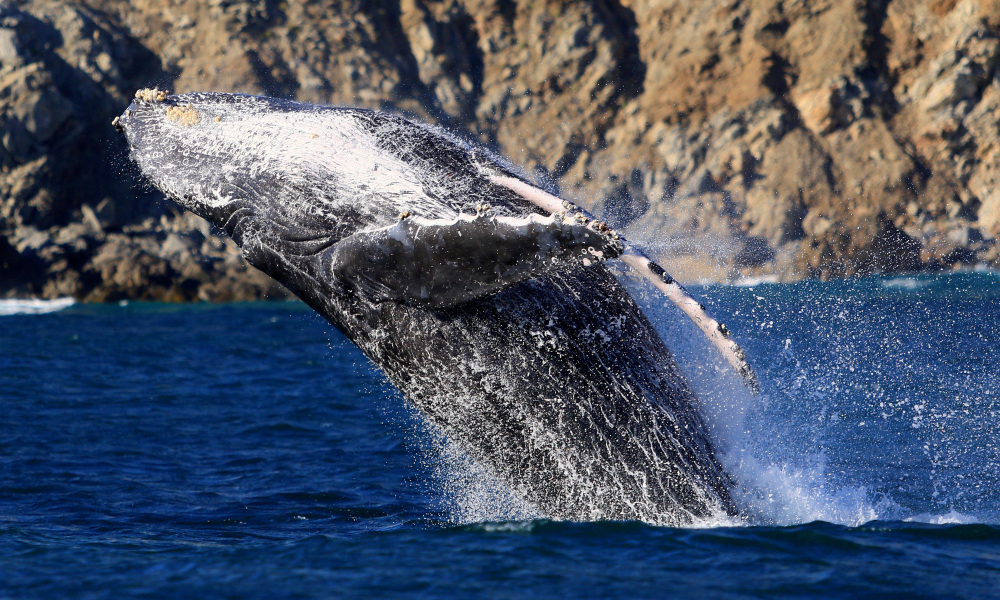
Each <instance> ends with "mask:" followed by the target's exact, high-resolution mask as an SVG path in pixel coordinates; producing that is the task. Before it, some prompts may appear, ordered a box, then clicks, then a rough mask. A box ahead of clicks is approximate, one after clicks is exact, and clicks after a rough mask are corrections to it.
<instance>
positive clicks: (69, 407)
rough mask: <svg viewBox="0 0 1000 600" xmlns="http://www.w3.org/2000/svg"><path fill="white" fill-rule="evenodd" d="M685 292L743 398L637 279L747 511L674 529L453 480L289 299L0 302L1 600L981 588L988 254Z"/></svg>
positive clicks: (440, 447) (426, 442) (986, 494)
mask: <svg viewBox="0 0 1000 600" xmlns="http://www.w3.org/2000/svg"><path fill="white" fill-rule="evenodd" d="M692 291H693V292H694V293H695V295H696V296H698V297H699V298H700V299H701V300H702V301H703V302H704V303H705V304H706V306H708V307H709V309H710V310H711V311H712V312H713V313H714V314H716V315H717V316H719V317H720V318H721V320H724V321H725V322H726V324H727V325H728V326H729V328H730V329H731V330H732V331H733V334H734V337H735V338H737V339H738V340H739V341H740V343H741V344H742V345H743V347H744V348H745V349H746V351H747V355H748V356H749V360H750V362H751V363H752V364H753V366H754V367H755V368H756V369H757V372H758V375H759V376H760V378H761V382H762V387H763V392H762V394H761V395H760V396H758V397H752V396H750V395H749V394H748V393H746V392H745V391H744V390H743V389H742V388H740V386H739V384H738V383H735V382H734V381H733V380H734V378H733V377H731V376H730V375H729V374H728V373H727V372H726V369H725V367H724V366H723V365H721V364H720V362H719V361H718V360H717V359H715V358H714V356H713V355H712V354H711V351H709V350H706V348H705V347H704V344H703V342H701V341H700V336H699V335H697V333H696V331H695V330H693V329H692V328H691V326H690V325H687V324H686V322H684V320H683V319H682V318H680V317H678V315H677V313H676V311H675V310H674V309H671V308H669V307H665V306H663V303H662V299H661V298H659V297H657V296H655V295H652V294H648V295H647V294H642V293H641V292H640V293H639V295H640V296H642V299H643V301H644V302H645V305H646V310H647V312H648V313H649V315H650V316H651V318H652V319H653V320H654V322H655V323H656V325H657V326H658V327H659V328H660V330H661V332H662V334H663V336H664V338H665V339H666V340H667V341H668V343H669V344H670V345H671V346H672V347H673V348H674V349H675V350H676V351H677V353H678V356H679V358H680V361H681V363H682V366H683V368H684V369H685V371H686V372H687V373H688V375H689V377H690V378H691V379H692V381H693V382H694V385H695V387H696V388H697V390H698V391H699V394H700V396H701V398H702V402H703V403H704V409H705V411H706V414H708V415H709V421H710V424H711V427H712V430H713V435H715V436H716V438H717V443H718V445H719V447H720V449H721V450H722V454H723V462H724V463H725V464H726V466H727V468H728V469H729V470H730V472H731V473H733V475H734V478H735V479H736V481H737V488H736V491H735V495H736V497H737V498H738V499H739V501H740V502H741V504H742V505H743V506H744V508H745V512H746V515H745V517H744V518H743V519H740V520H733V521H731V522H717V523H705V524H703V526H702V527H697V528H689V529H680V528H666V527H656V526H652V525H647V524H643V523H635V522H626V523H620V522H596V523H571V522H556V521H551V520H546V519H544V518H534V517H531V516H530V514H524V507H517V506H513V507H512V506H510V503H511V502H512V500H511V499H510V498H509V495H507V494H505V493H504V491H503V490H497V489H495V486H492V487H491V486H489V485H487V486H485V487H483V486H479V487H477V486H476V485H473V484H472V483H468V482H472V481H477V480H479V479H480V478H481V477H480V475H481V474H477V473H476V472H475V468H474V467H473V466H471V465H469V464H468V462H467V461H465V462H463V460H461V458H460V457H459V458H456V452H455V451H454V449H451V448H449V446H448V444H447V442H446V441H443V440H442V439H441V438H440V436H439V435H437V434H436V433H435V432H434V431H433V430H432V429H431V428H430V427H429V426H428V425H426V424H425V423H423V421H422V419H421V418H420V417H419V415H417V414H414V413H413V412H411V410H410V409H409V408H408V407H407V406H406V403H405V401H404V400H403V399H402V398H401V396H400V395H399V394H398V393H397V392H396V391H394V390H393V389H392V388H391V386H389V385H388V384H387V383H386V381H385V380H384V378H383V377H382V376H381V375H380V374H379V373H378V372H377V371H376V370H375V369H374V368H373V367H371V366H370V364H369V363H368V362H367V361H366V359H365V358H364V357H363V356H362V355H361V354H360V352H359V351H358V350H357V349H356V348H354V347H353V346H352V345H351V344H350V343H349V342H347V341H346V340H345V339H344V338H343V337H342V336H341V335H340V334H339V333H338V332H336V331H335V330H334V329H333V328H332V327H331V326H329V325H328V324H327V323H326V322H325V321H323V320H322V319H321V318H320V317H318V316H316V315H315V314H313V313H312V312H311V311H310V310H309V309H307V308H306V307H304V306H303V305H301V304H299V303H288V302H282V303H258V304H224V305H200V304H199V305H165V304H137V303H129V304H125V305H113V306H95V305H72V306H69V307H68V308H65V307H63V306H59V307H58V308H62V310H59V311H57V312H51V313H47V314H37V313H41V312H42V311H41V310H39V309H38V307H37V306H35V307H34V308H32V307H26V308H16V307H15V309H11V308H10V307H11V306H13V305H8V306H7V310H6V312H8V313H10V312H13V313H16V314H12V315H8V316H0V598H62V597H69V598H120V597H194V598H203V597H220V596H222V597H234V598H236V597H247V598H284V597H289V598H293V597H294V598H327V597H345V596H347V597H360V596H365V597H368V596H373V597H387V596H388V597H394V596H402V595H406V596H408V597H427V598H437V597H488V598H532V597H546V598H552V597H559V598H563V597H589V598H616V597H617V598H634V597H657V598H659V597H671V598H705V597H709V598H776V597H803V596H821V597H844V598H847V597H851V598H853V597H856V596H859V595H860V596H867V597H914V598H973V597H976V598H978V597H1000V591H998V590H1000V436H998V434H1000V400H998V399H1000V376H998V365H1000V277H998V276H997V275H996V274H995V273H988V272H984V273H958V274H948V275H938V276H914V277H897V278H878V279H862V280H850V281H839V282H829V283H821V282H804V283H796V284H758V285H753V286H706V287H698V288H695V289H693V290H692ZM0 308H3V307H2V306H0ZM2 312H4V311H3V310H0V313H2ZM693 331H694V333H693ZM457 454H460V453H457ZM463 481H465V482H466V483H467V485H466V486H465V487H463V484H462V482H463ZM512 515H513V516H512ZM518 515H521V516H518Z"/></svg>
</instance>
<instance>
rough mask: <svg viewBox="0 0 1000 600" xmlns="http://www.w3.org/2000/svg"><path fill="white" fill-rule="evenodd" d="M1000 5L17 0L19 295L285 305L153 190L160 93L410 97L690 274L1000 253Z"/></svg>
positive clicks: (3, 59)
mask: <svg viewBox="0 0 1000 600" xmlns="http://www.w3.org/2000/svg"><path fill="white" fill-rule="evenodd" d="M998 28H1000V4H997V3H994V2H991V1H986V0H983V1H973V0H964V1H956V0H933V1H920V0H907V1H883V2H870V3H865V4H854V3H796V4H794V5H789V6H785V5H782V4H777V3H770V2H762V1H753V0H751V1H748V2H744V1H731V0H726V1H717V0H711V1H708V2H702V3H687V2H669V1H668V2H663V1H656V0H618V1H613V0H578V1H575V2H555V1H551V2H542V1H522V2H516V1H514V0H438V1H434V0H399V1H398V2H380V3H370V2H356V1H351V0H329V1H325V2H301V1H300V2H276V1H272V0H251V1H245V2H237V1H232V0H209V1H208V2H205V1H194V0H180V1H178V0H136V1H133V2H126V1H124V0H77V1H55V0H22V1H14V2H8V3H5V4H3V5H0V297H42V298H53V297H60V296H72V297H75V298H78V299H82V300H85V301H95V302H101V301H115V300H122V299H156V300H168V301H193V300H204V301H213V300H246V299H258V298H284V297H286V296H287V292H286V291H285V290H284V289H283V288H281V287H280V286H278V285H277V284H276V283H274V282H273V281H271V280H270V279H268V278H267V277H265V276H263V275H261V274H260V273H258V272H256V271H255V270H253V269H252V268H249V267H248V266H247V265H246V263H245V262H244V261H243V260H242V259H241V258H240V257H239V256H238V251H237V250H236V248H235V247H234V246H233V244H232V243H231V242H228V241H226V240H224V239H223V238H221V237H219V236H218V235H217V234H216V232H213V231H211V230H210V228H209V227H208V225H207V224H206V223H205V222H204V221H202V220H200V219H197V218H196V217H193V216H190V215H182V214H180V213H179V211H177V210H176V209H174V208H173V207H172V206H171V205H170V204H169V203H168V202H166V201H164V200H163V199H162V198H160V197H158V196H157V195H156V194H155V193H154V192H153V191H151V190H149V189H147V188H145V187H143V186H142V184H141V182H139V181H138V179H137V177H136V174H135V172H134V171H133V169H132V167H131V166H130V165H129V164H128V161H127V158H126V149H125V148H124V145H123V143H122V141H121V140H120V139H118V138H117V136H116V135H115V133H114V131H113V129H112V128H111V127H110V121H111V119H112V118H113V117H114V116H115V115H117V114H119V113H120V112H121V111H122V110H123V109H124V107H125V106H127V105H128V102H129V101H130V98H131V95H132V93H133V92H134V91H135V90H136V89H139V88H142V87H148V86H151V85H157V86H159V87H161V88H169V89H172V90H175V91H178V92H183V91H191V90H213V91H239V92H246V93H258V94H268V95H276V96H281V97H294V98H297V99H300V100H303V101H307V102H316V103H325V104H338V105H356V106H366V107H372V108H382V109H387V110H395V111H399V112H401V113H403V114H406V115H409V116H411V117H413V118H417V119H421V120H424V121H428V122H432V123H437V124H440V125H443V126H445V127H448V128H450V129H452V130H454V131H458V132H460V133H461V134H462V135H465V136H467V137H468V138H469V139H471V140H476V141H478V142H480V143H483V144H486V145H488V146H490V147H492V148H495V149H496V150H498V151H499V152H501V153H502V154H505V155H507V156H509V157H510V158H511V159H513V160H514V161H515V162H517V163H519V164H522V165H524V166H525V167H526V168H528V169H529V170H533V171H534V172H535V174H536V175H537V176H538V177H539V178H540V179H543V180H545V181H547V182H549V183H551V184H554V185H558V186H560V187H561V190H562V193H563V194H564V195H565V196H567V197H570V198H572V199H574V200H576V201H577V202H578V203H580V204H581V205H583V206H585V207H587V208H589V209H590V210H592V211H593V212H595V213H597V214H600V215H602V216H604V217H605V218H607V219H608V220H609V221H610V222H611V223H612V224H613V225H615V226H616V227H619V228H621V229H622V230H623V231H624V232H625V234H626V235H628V236H630V237H632V238H633V239H636V240H638V241H640V242H642V243H644V244H645V245H646V246H647V247H648V248H649V249H650V251H651V252H652V253H653V254H655V255H656V256H657V257H658V258H659V259H660V260H662V262H663V263H664V264H665V265H667V266H668V267H669V268H670V270H671V271H672V272H673V273H674V274H675V275H676V276H677V277H678V278H679V279H681V280H682V281H731V280H734V279H738V278H741V277H762V276H764V277H770V278H773V279H777V280H794V279H799V278H803V277H818V278H831V277H843V276H854V275H866V274H871V273H879V272H889V273H895V272H908V271H920V270H938V269H956V268H972V267H974V266H978V265H985V266H987V267H991V268H998V267H1000V243H998V236H1000V189H998V186H997V184H998V183H1000V160H997V159H998V157H1000V126H998V123H1000V80H998V70H997V69H998V62H1000V35H998V31H1000V29H998Z"/></svg>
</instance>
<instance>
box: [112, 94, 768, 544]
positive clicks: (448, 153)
mask: <svg viewBox="0 0 1000 600" xmlns="http://www.w3.org/2000/svg"><path fill="white" fill-rule="evenodd" d="M113 124H114V125H115V127H116V128H117V129H118V130H119V131H121V132H123V133H124V134H125V136H126V138H127V141H128V145H129V148H130V155H131V158H132V159H133V160H134V162H135V163H136V164H137V165H138V167H139V169H140V170H141V172H142V173H143V175H144V176H145V178H146V179H148V181H149V182H151V183H152V184H153V185H154V186H156V187H157V188H159V189H160V190H162V191H163V192H164V193H165V194H166V195H167V196H168V197H169V198H171V199H172V200H174V201H176V202H177V203H179V204H180V205H181V206H183V207H184V208H186V209H188V210H190V211H192V212H194V213H196V214H198V215H200V216H202V217H204V218H206V219H207V220H209V221H210V222H212V223H213V224H214V225H216V226H218V227H219V228H221V229H222V230H224V231H225V232H226V233H227V234H228V235H229V236H231V237H232V239H233V240H235V241H236V243H237V244H239V245H240V246H241V248H242V252H243V255H244V256H245V257H246V259H247V260H248V261H249V262H250V263H251V264H252V265H254V266H255V267H257V268H259V269H261V270H262V271H264V272H265V273H267V274H269V275H271V276H272V277H274V278H275V279H277V280H278V281H280V282H282V283H283V284H285V285H286V286H287V287H288V288H289V289H290V290H291V291H292V292H293V293H295V294H296V295H297V296H298V297H299V298H301V299H302V300H303V301H305V302H306V303H307V304H309V305H310V306H311V307H313V308H314V309H315V310H317V311H318V312H319V313H320V314H322V315H323V316H324V317H325V318H326V319H327V320H329V321H330V322H331V323H332V324H333V325H334V326H336V327H337V328H338V329H339V330H340V331H341V332H343V334H344V335H345V336H346V337H347V338H349V339H350V340H351V341H353V342H354V343H355V344H357V346H358V347H359V348H360V349H361V350H362V351H363V352H364V354H365V355H366V356H367V357H368V358H369V359H371V360H372V361H373V362H374V363H375V364H376V365H377V366H378V367H379V368H380V369H381V370H382V371H383V372H384V373H385V375H386V376H387V378H388V379H389V381H391V382H392V383H393V384H394V385H395V386H396V387H397V388H399V389H400V390H401V391H402V393H403V395H404V396H405V397H406V398H407V399H408V400H409V401H410V402H412V403H413V404H414V405H415V406H416V407H417V408H418V409H419V410H420V411H422V412H423V414H425V415H426V416H427V418H428V419H429V420H430V421H431V422H433V423H434V424H436V425H437V426H438V427H440V429H441V430H442V431H443V432H444V433H445V434H446V435H447V436H448V437H449V438H450V439H451V440H453V441H454V442H456V443H457V444H459V445H460V446H461V447H462V448H463V449H464V450H465V451H466V452H468V454H469V455H470V456H471V457H472V458H473V459H475V460H476V461H478V462H479V463H480V464H481V465H482V466H483V467H485V468H486V469H487V470H489V471H490V472H491V473H492V474H494V475H495V476H496V477H498V478H499V479H500V480H501V481H503V482H505V483H506V484H508V485H509V486H510V487H511V489H512V490H513V491H514V492H515V493H516V494H518V495H519V496H520V497H522V498H523V499H525V500H526V501H528V502H530V503H531V504H533V505H535V506H536V507H537V508H538V509H539V510H540V511H541V512H542V513H544V514H545V515H547V516H550V517H553V518H558V519H573V520H595V519H615V520H631V519H638V520H643V521H646V522H652V523H661V524H667V525H686V524H690V523H692V522H694V521H696V520H698V519H703V518H707V517H712V516H716V515H722V514H735V512H736V507H735V506H734V502H733V500H732V497H731V494H730V486H731V479H730V478H729V476H728V475H727V474H726V472H725V471H724V469H723V468H722V467H721V465H720V463H719V460H718V459H717V457H716V453H715V449H714V448H713V444H712V441H711V439H710V437H709V435H708V433H707V428H706V425H705V423H704V421H703V418H702V416H701V413H700V412H699V406H698V401H697V399H696V398H695V396H694V394H693V393H692V391H691V389H690V387H689V385H688V383H687V382H686V381H685V379H684V377H683V376H682V374H681V373H680V371H679V369H678V367H677V366H676V363H675V362H674V359H673V357H672V356H671V354H670V352H669V350H668V349H667V348H666V346H665V345H664V344H663V342H662V341H661V339H660V337H659V335H658V334H657V332H656V331H655V330H654V328H653V327H652V325H651V324H650V323H649V321H648V320H647V319H646V317H645V316H644V314H643V313H642V311H641V310H640V309H639V307H638V306H637V305H636V303H635V301H634V300H633V299H632V298H631V297H630V296H629V294H628V293H627V291H626V290H625V289H624V288H623V287H622V285H621V284H620V283H619V282H618V281H617V279H616V278H615V277H614V276H613V274H612V273H611V272H610V271H609V270H608V269H607V268H606V267H605V266H604V265H603V261H605V260H608V259H613V258H620V259H621V260H624V261H626V262H628V264H630V265H632V266H634V267H635V268H637V269H638V270H640V271H641V272H643V273H644V274H646V275H647V276H650V277H652V278H654V280H655V282H656V283H657V285H658V286H659V287H660V288H661V289H664V291H665V292H667V293H668V295H672V299H674V300H675V301H677V302H678V303H679V305H681V306H682V308H684V309H685V311H686V312H688V313H689V314H690V315H691V316H692V317H693V318H695V319H696V320H698V321H700V324H701V325H702V327H703V329H705V330H706V332H707V333H708V334H709V335H710V337H713V339H714V340H715V341H716V344H717V345H718V346H719V347H720V349H722V350H723V351H724V353H726V355H727V358H729V360H730V362H732V363H733V364H734V366H736V367H737V368H738V369H739V370H740V371H741V372H742V373H743V374H744V376H745V377H747V378H748V379H751V378H752V371H750V370H749V367H747V366H746V363H745V362H744V361H743V357H742V353H741V352H740V351H739V349H738V347H737V346H735V344H732V343H731V341H729V340H728V332H727V331H726V330H725V328H724V327H723V326H721V325H719V324H718V323H716V322H715V321H714V320H712V319H711V318H710V317H708V316H707V315H706V314H705V313H704V307H702V306H700V305H699V304H698V303H697V302H695V301H694V300H692V299H691V298H690V296H687V295H686V294H685V293H684V292H683V290H682V288H680V287H679V286H678V285H677V284H676V283H675V282H673V280H672V279H671V278H670V277H669V275H667V274H666V273H665V272H664V271H663V270H662V269H661V268H659V267H657V266H656V265H655V263H652V261H649V260H648V259H647V258H645V256H643V255H642V254H641V253H640V252H639V251H638V250H636V249H635V248H634V247H632V246H631V245H630V244H629V243H628V242H627V241H625V240H624V239H622V238H621V236H619V235H618V234H616V233H615V232H614V231H612V230H610V229H609V228H607V227H606V226H605V225H604V224H603V223H600V222H597V221H594V220H592V219H591V218H590V217H589V216H588V215H586V213H584V212H583V211H580V210H579V209H577V208H576V207H575V206H573V205H572V204H570V203H568V202H563V201H562V200H560V199H559V198H557V197H555V196H553V195H551V194H549V193H547V192H545V191H543V190H541V189H540V188H538V187H537V186H535V185H533V184H532V183H531V182H530V181H529V180H528V179H527V178H526V177H523V176H521V175H519V174H518V172H517V171H516V169H514V168H513V167H511V166H509V165H507V164H506V163H505V162H503V161H502V160H501V159H498V158H496V157H494V156H493V155H492V154H490V153H488V152H487V151H485V150H483V149H481V148H478V147H475V146H474V145H470V144H467V143H464V142H462V141H460V140H458V139H456V138H454V137H452V136H450V135H448V134H445V133H443V132H441V131H439V130H436V129H434V128H431V127H428V126H424V125H420V124H416V123H413V122H410V121H408V120H406V119H403V118H401V117H399V116H395V115H391V114H386V113H382V112H378V111H372V110H364V109H356V108H334V107H323V106H314V105H308V104H302V103H297V102H292V101H285V100H277V99H273V98H264V97H257V96H247V95H239V94H215V93H192V94H182V95H167V94H166V93H164V92H161V91H158V90H142V91H140V92H138V93H137V94H136V98H135V100H134V101H133V103H132V104H131V105H130V106H129V107H128V108H127V109H126V110H125V112H124V114H122V115H121V116H120V117H118V118H116V119H115V121H114V123H113Z"/></svg>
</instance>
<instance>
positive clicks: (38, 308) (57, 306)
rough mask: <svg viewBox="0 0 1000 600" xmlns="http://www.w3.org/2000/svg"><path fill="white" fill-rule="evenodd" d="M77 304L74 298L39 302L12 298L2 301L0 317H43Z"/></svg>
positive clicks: (32, 299)
mask: <svg viewBox="0 0 1000 600" xmlns="http://www.w3.org/2000/svg"><path fill="white" fill-rule="evenodd" d="M75 303H76V300H74V299H72V298H56V299H54V300H39V299H35V298H10V299H7V300H0V317H9V316H11V315H41V314H45V313H51V312H56V311H60V310H63V309H64V308H68V307H70V306H72V305H73V304H75Z"/></svg>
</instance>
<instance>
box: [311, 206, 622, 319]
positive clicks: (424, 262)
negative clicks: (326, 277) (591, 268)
mask: <svg viewBox="0 0 1000 600" xmlns="http://www.w3.org/2000/svg"><path fill="white" fill-rule="evenodd" d="M601 228H602V226H601V225H600V224H595V223H593V222H589V223H583V222H578V221H572V222H570V221H564V220H563V219H562V217H561V216H550V217H542V216H540V215H531V216H530V217H526V218H511V217H493V216H483V215H480V216H475V217H473V216H469V215H460V216H459V217H458V218H456V219H454V220H428V219H421V218H418V217H411V218H407V219H404V220H402V221H400V222H399V223H397V224H395V225H392V226H389V227H384V228H382V229H377V230H374V231H366V232H360V233H356V234H354V235H352V236H349V237H347V238H344V239H343V240H341V241H339V242H337V244H335V245H334V246H332V247H331V248H330V249H329V250H327V251H326V260H327V262H326V264H327V268H328V269H329V272H330V275H331V276H332V277H334V278H335V279H336V280H338V281H339V282H340V283H341V284H342V285H345V286H347V287H348V288H351V289H352V290H354V292H356V293H358V294H360V295H361V296H363V297H365V298H367V299H368V300H370V301H373V302H385V301H394V302H400V303H403V304H409V305H417V306H427V307H431V308H444V307H448V306H454V305H457V304H461V303H462V302H467V301H469V300H474V299H476V298H480V297H483V296H487V295H490V294H494V293H496V292H499V291H500V290H502V289H504V288H507V287H510V286H512V285H514V284H517V283H520V282H522V281H525V280H527V279H530V278H532V277H536V276H539V275H543V274H545V273H549V272H552V271H555V270H559V269H567V268H573V267H577V266H581V265H582V266H585V265H589V264H590V263H592V262H599V261H602V260H606V259H609V258H614V257H616V256H618V255H619V254H621V252H622V245H621V243H620V242H619V240H618V239H617V238H616V237H615V236H613V235H609V234H608V233H605V232H604V231H601Z"/></svg>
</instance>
